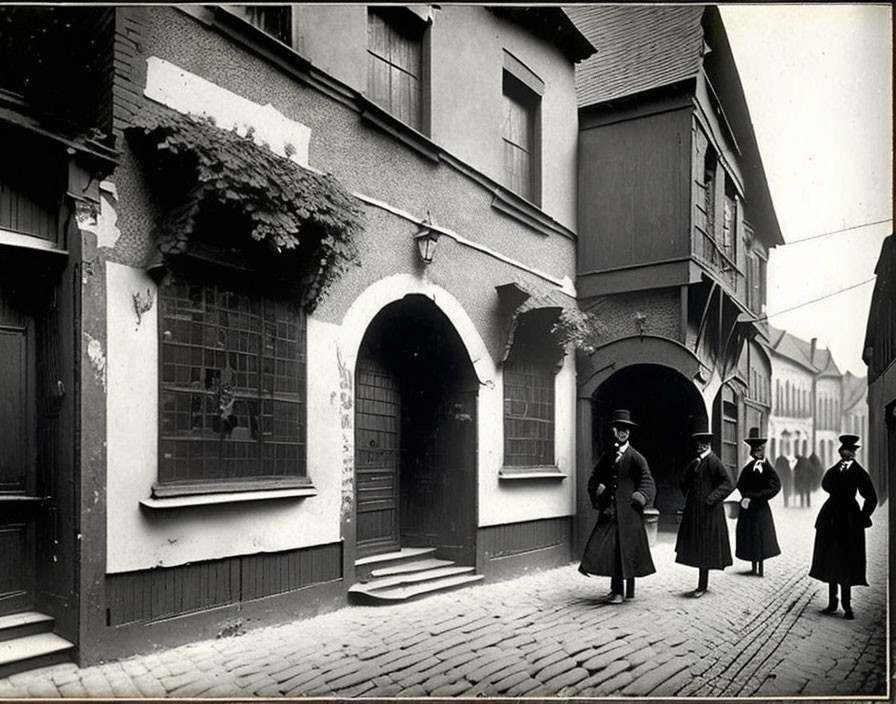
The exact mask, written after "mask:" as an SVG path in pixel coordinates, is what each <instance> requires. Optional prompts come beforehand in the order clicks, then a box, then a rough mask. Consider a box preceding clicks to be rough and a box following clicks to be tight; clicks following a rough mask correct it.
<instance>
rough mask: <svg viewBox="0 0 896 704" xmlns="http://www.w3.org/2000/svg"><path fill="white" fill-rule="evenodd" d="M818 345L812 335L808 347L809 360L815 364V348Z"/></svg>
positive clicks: (816, 339)
mask: <svg viewBox="0 0 896 704" xmlns="http://www.w3.org/2000/svg"><path fill="white" fill-rule="evenodd" d="M816 347H818V338H817V337H813V338H812V343H811V346H810V347H809V361H810V362H812V364H815V348H816Z"/></svg>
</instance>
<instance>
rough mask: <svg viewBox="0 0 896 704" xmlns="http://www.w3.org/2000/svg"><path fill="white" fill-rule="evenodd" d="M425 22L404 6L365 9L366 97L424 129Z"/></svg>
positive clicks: (400, 118) (411, 124)
mask: <svg viewBox="0 0 896 704" xmlns="http://www.w3.org/2000/svg"><path fill="white" fill-rule="evenodd" d="M425 26H426V25H425V24H424V23H423V22H422V21H421V20H420V19H419V18H417V17H416V16H414V15H413V13H411V12H409V11H407V10H406V9H403V8H381V7H376V8H370V9H369V10H368V12H367V58H368V60H367V69H368V70H367V97H368V98H370V100H372V101H373V102H374V103H376V104H377V105H379V106H381V107H383V108H384V109H385V110H387V111H388V112H389V113H391V114H392V115H394V116H395V117H397V118H398V119H399V120H401V121H402V122H404V123H405V124H407V125H409V126H411V127H413V128H414V129H415V130H419V131H422V130H423V34H424V29H425Z"/></svg>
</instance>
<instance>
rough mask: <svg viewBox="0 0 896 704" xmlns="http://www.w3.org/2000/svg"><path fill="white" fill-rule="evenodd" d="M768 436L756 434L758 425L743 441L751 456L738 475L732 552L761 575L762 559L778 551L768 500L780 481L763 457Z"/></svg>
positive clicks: (779, 484) (755, 573)
mask: <svg viewBox="0 0 896 704" xmlns="http://www.w3.org/2000/svg"><path fill="white" fill-rule="evenodd" d="M766 441H767V438H763V437H760V436H759V428H750V431H749V433H748V434H747V437H746V438H745V439H744V442H745V443H747V444H748V445H749V446H750V457H752V459H751V460H750V461H749V462H747V464H746V465H745V466H744V468H743V469H742V470H740V476H739V477H738V478H737V489H738V491H739V492H740V495H741V500H740V512H739V513H738V516H737V529H736V531H735V536H736V538H737V544H736V547H735V551H734V554H735V556H736V557H737V559H738V560H747V561H748V562H751V563H752V568H751V570H750V572H749V574H752V575H757V576H759V577H761V576H762V575H763V570H762V562H763V560H765V559H766V558H769V557H774V556H775V555H780V554H781V548H780V547H778V536H777V534H776V533H775V521H774V519H773V518H772V510H771V508H770V507H769V505H768V502H769V500H770V499H771V498H772V497H773V496H775V495H776V494H777V493H778V492H779V491H781V480H780V479H779V478H778V474H777V472H775V469H774V467H772V465H771V464H770V463H769V461H768V460H767V459H765V443H766Z"/></svg>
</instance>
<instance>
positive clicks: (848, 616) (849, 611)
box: [843, 608, 855, 621]
mask: <svg viewBox="0 0 896 704" xmlns="http://www.w3.org/2000/svg"><path fill="white" fill-rule="evenodd" d="M843 618H845V619H846V620H847V621H852V620H854V619H855V614H853V612H852V609H850V608H844V609H843Z"/></svg>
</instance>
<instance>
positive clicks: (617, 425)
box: [579, 410, 656, 604]
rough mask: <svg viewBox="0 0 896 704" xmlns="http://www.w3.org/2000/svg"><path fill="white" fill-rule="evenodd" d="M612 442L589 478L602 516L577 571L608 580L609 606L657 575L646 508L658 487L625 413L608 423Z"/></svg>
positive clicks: (593, 501) (613, 416)
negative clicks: (637, 580)
mask: <svg viewBox="0 0 896 704" xmlns="http://www.w3.org/2000/svg"><path fill="white" fill-rule="evenodd" d="M609 426H610V432H611V434H612V435H613V444H612V445H611V447H610V448H608V450H607V451H605V452H603V453H602V454H601V456H600V458H599V459H598V460H597V463H596V464H595V465H594V469H593V471H592V472H591V477H590V479H589V480H588V496H589V497H590V499H591V505H592V506H594V508H596V509H597V510H598V511H599V512H600V513H599V514H598V516H597V524H596V525H595V526H594V530H593V531H592V532H591V537H590V538H588V543H587V544H586V545H585V553H584V555H583V556H582V563H581V564H580V565H579V572H581V573H582V574H584V575H592V574H594V575H603V576H605V577H609V578H610V595H609V603H611V604H621V603H622V600H623V592H622V583H623V580H624V581H625V598H627V599H632V598H634V596H635V577H646V576H647V575H649V574H653V573H654V572H656V568H654V566H653V559H652V558H651V556H650V544H649V542H648V540H647V534H646V532H645V530H644V519H643V512H644V507H645V506H649V505H650V504H652V503H653V499H654V497H655V496H656V485H655V484H654V481H653V475H652V474H651V473H650V468H649V467H648V465H647V460H646V459H645V458H644V456H643V455H642V454H641V453H640V452H638V451H637V450H636V449H635V448H633V447H632V446H631V445H630V444H629V436H630V434H631V430H632V428H637V427H638V426H637V424H636V423H634V422H632V419H631V415H630V414H629V412H628V411H627V410H618V411H613V413H612V414H611V415H610V420H609Z"/></svg>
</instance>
